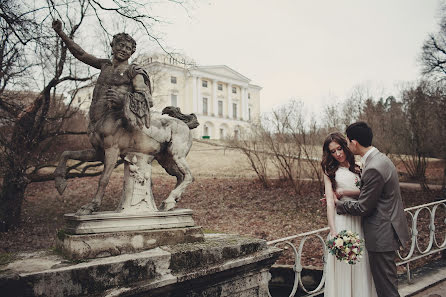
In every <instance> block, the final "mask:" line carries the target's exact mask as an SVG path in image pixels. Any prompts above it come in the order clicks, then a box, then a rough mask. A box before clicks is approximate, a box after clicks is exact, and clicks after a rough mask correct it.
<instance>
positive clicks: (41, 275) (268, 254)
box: [0, 234, 280, 297]
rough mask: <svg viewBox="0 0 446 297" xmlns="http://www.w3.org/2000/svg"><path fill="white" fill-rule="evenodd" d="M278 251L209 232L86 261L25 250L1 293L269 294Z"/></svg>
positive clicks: (4, 270)
mask: <svg viewBox="0 0 446 297" xmlns="http://www.w3.org/2000/svg"><path fill="white" fill-rule="evenodd" d="M279 255H280V250H279V249H277V248H275V247H269V246H267V245H266V242H265V241H264V240H259V239H251V238H246V237H240V236H235V235H224V234H218V235H216V234H212V235H206V236H205V240H204V242H199V243H188V244H176V245H167V246H161V247H158V248H155V249H151V250H147V251H143V252H139V253H134V254H125V255H119V256H114V257H107V258H102V259H92V260H87V261H85V262H82V263H77V264H76V263H73V262H67V261H65V260H64V259H63V258H62V257H60V256H58V255H54V254H50V253H49V252H44V253H34V254H21V255H17V257H16V260H14V261H13V262H11V263H9V264H8V265H7V266H3V267H1V268H0V292H1V293H2V296H5V297H8V296H14V297H21V296H64V297H70V296H109V297H111V296H132V297H137V296H163V297H185V296H186V297H188V296H190V297H192V296H194V297H195V296H196V297H198V296H215V297H217V296H233V297H235V296H237V297H248V296H249V297H252V296H262V297H267V296H268V291H267V290H268V281H269V278H270V274H269V268H270V267H271V265H272V264H273V263H274V262H275V261H276V259H277V258H278V256H279Z"/></svg>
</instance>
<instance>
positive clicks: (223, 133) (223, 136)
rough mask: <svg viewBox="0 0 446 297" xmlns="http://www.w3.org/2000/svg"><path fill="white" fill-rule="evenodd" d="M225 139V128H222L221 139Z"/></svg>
mask: <svg viewBox="0 0 446 297" xmlns="http://www.w3.org/2000/svg"><path fill="white" fill-rule="evenodd" d="M223 138H225V130H223V128H220V139H223Z"/></svg>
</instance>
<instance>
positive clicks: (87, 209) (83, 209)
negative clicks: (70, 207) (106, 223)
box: [76, 203, 97, 216]
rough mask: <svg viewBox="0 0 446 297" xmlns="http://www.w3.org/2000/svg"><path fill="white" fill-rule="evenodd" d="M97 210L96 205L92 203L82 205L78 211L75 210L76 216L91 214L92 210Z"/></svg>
mask: <svg viewBox="0 0 446 297" xmlns="http://www.w3.org/2000/svg"><path fill="white" fill-rule="evenodd" d="M96 210H97V206H96V205H95V204H94V203H88V204H85V205H82V206H81V208H79V210H78V211H76V215H77V216H85V215H91V214H92V213H93V211H96Z"/></svg>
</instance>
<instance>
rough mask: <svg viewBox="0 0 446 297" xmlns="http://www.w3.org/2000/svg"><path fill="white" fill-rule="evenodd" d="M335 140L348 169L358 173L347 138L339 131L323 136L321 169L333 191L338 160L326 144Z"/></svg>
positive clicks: (334, 189)
mask: <svg viewBox="0 0 446 297" xmlns="http://www.w3.org/2000/svg"><path fill="white" fill-rule="evenodd" d="M333 141H334V142H336V143H337V144H339V145H340V146H341V147H342V150H343V151H344V154H345V157H346V160H347V162H348V164H349V167H348V170H350V171H351V172H353V173H356V174H359V173H360V171H359V166H358V165H356V164H355V156H354V155H353V153H352V152H351V151H350V150H349V148H348V147H347V140H346V139H345V137H344V135H342V134H341V133H339V132H334V133H330V134H329V135H328V136H327V138H325V141H324V145H323V146H322V161H321V166H322V171H323V173H325V174H326V175H327V176H328V178H329V179H330V181H331V187H332V188H333V191H336V179H335V176H336V170H338V168H339V162H338V161H337V160H336V159H335V158H334V157H333V156H332V154H331V153H330V150H329V149H328V146H329V145H330V143H331V142H333Z"/></svg>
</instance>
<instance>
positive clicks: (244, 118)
mask: <svg viewBox="0 0 446 297" xmlns="http://www.w3.org/2000/svg"><path fill="white" fill-rule="evenodd" d="M137 63H138V64H139V65H142V66H143V67H144V68H145V69H146V70H147V72H148V73H149V76H150V80H151V84H152V98H153V102H154V107H153V109H154V110H158V111H161V110H162V109H163V108H164V107H166V106H177V107H179V108H180V109H181V111H182V112H183V113H186V114H189V113H194V114H196V115H197V117H198V121H199V122H200V126H198V128H196V129H194V130H192V131H193V133H194V137H195V138H211V139H222V138H224V137H226V136H232V135H238V134H239V133H240V131H242V130H243V129H246V128H248V127H249V125H250V122H251V121H254V120H256V119H258V118H259V116H260V90H261V89H262V88H261V87H259V86H257V85H253V84H250V81H251V80H250V79H249V78H247V77H245V76H243V75H241V74H240V73H238V72H237V71H235V70H233V69H231V68H229V67H228V66H225V65H218V66H191V67H188V66H185V64H182V63H178V62H177V60H175V59H173V58H172V57H170V56H168V55H154V56H150V57H147V56H146V57H140V58H139V59H138V61H137ZM92 92H93V89H92V87H87V88H84V89H81V90H79V91H78V92H77V94H76V97H75V100H74V102H76V103H77V104H82V105H80V106H81V108H82V109H88V107H89V103H90V102H89V101H90V100H91V94H92Z"/></svg>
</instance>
